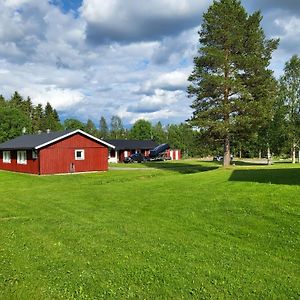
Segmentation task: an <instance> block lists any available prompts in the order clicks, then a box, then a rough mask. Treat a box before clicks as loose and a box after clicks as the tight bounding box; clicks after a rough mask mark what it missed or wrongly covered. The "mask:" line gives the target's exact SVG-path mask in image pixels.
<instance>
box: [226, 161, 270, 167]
mask: <svg viewBox="0 0 300 300" xmlns="http://www.w3.org/2000/svg"><path fill="white" fill-rule="evenodd" d="M231 164H232V165H233V164H234V165H236V166H266V165H267V164H268V163H267V161H247V160H245V161H243V160H234V161H232V162H231Z"/></svg>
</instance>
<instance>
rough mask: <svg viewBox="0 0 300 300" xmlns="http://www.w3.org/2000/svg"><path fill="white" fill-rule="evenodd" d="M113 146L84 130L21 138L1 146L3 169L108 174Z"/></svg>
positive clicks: (1, 165) (31, 171)
mask: <svg viewBox="0 0 300 300" xmlns="http://www.w3.org/2000/svg"><path fill="white" fill-rule="evenodd" d="M109 148H112V149H113V148H114V146H113V145H111V144H109V143H108V142H105V141H103V140H100V139H98V138H96V137H94V136H92V135H90V134H88V133H86V132H84V131H82V130H79V129H78V130H69V131H60V132H49V133H41V134H30V135H22V136H19V137H17V138H15V139H12V140H9V141H7V142H4V143H2V144H0V169H2V170H9V171H16V172H24V173H33V174H56V173H73V172H87V171H106V170H107V169H108V152H109Z"/></svg>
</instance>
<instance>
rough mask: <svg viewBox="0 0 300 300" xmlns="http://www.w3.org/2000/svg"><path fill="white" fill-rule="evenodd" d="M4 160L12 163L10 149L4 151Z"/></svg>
mask: <svg viewBox="0 0 300 300" xmlns="http://www.w3.org/2000/svg"><path fill="white" fill-rule="evenodd" d="M3 162H4V163H6V164H10V162H11V160H10V151H3Z"/></svg>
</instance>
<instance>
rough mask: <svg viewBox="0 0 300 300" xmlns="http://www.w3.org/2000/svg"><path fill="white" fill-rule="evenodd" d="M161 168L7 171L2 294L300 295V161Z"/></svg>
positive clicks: (0, 203) (1, 201)
mask: <svg viewBox="0 0 300 300" xmlns="http://www.w3.org/2000/svg"><path fill="white" fill-rule="evenodd" d="M153 167H154V166H151V165H148V168H153ZM155 168H156V169H155V170H151V171H150V170H147V169H146V170H121V171H109V172H106V173H98V174H80V175H68V176H40V177H38V176H31V175H25V174H16V173H9V172H0V237H1V242H0V299H101V298H105V299H107V298H112V299H123V298H142V299H189V298H195V299H299V297H300V279H299V276H300V271H299V270H300V264H299V262H300V258H299V256H300V247H299V220H300V218H299V211H300V209H299V208H300V207H299V206H300V205H299V204H300V167H298V166H292V165H291V164H282V165H280V164H278V165H277V164H276V165H274V166H236V167H232V168H230V169H222V168H218V165H216V164H214V163H203V162H197V161H188V162H186V161H181V162H177V163H169V162H168V163H159V164H157V165H155Z"/></svg>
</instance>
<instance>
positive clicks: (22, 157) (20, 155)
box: [17, 150, 27, 165]
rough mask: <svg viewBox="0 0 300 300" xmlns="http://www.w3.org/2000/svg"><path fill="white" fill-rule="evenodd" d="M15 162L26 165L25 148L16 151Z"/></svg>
mask: <svg viewBox="0 0 300 300" xmlns="http://www.w3.org/2000/svg"><path fill="white" fill-rule="evenodd" d="M17 164H19V165H27V153H26V150H19V151H17Z"/></svg>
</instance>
